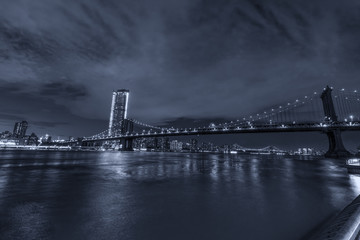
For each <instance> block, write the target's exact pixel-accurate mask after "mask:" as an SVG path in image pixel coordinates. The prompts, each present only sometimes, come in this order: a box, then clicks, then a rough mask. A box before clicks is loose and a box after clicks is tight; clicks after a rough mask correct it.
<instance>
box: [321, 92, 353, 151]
mask: <svg viewBox="0 0 360 240" xmlns="http://www.w3.org/2000/svg"><path fill="white" fill-rule="evenodd" d="M331 92H332V89H331V88H330V87H329V86H327V87H326V88H325V89H324V91H323V92H322V94H321V100H322V102H323V108H324V113H325V118H324V120H325V121H326V122H327V123H329V124H334V123H337V122H338V117H337V115H336V112H335V106H334V102H333V99H332V94H331ZM326 135H327V137H328V139H329V150H328V151H327V153H326V154H325V157H330V158H339V157H347V156H349V155H351V154H350V153H349V152H348V151H347V150H346V149H345V147H344V144H343V141H342V138H341V131H340V129H331V130H328V131H327V132H326Z"/></svg>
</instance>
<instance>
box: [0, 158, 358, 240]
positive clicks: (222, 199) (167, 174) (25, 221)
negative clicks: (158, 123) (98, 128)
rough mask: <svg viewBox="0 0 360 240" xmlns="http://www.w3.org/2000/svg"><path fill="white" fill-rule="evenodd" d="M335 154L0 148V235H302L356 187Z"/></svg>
mask: <svg viewBox="0 0 360 240" xmlns="http://www.w3.org/2000/svg"><path fill="white" fill-rule="evenodd" d="M342 164H343V163H342V162H341V161H338V160H329V159H320V160H301V159H299V158H293V159H292V158H289V157H283V156H258V155H250V156H243V155H222V154H187V153H140V152H129V153H124V152H41V151H39V152H37V151H1V152H0V239H121V240H126V239H156V240H161V239H164V240H165V239H166V240H169V239H209V240H211V239H236V240H238V239H245V240H248V239H249V240H250V239H251V240H254V239H276V240H281V239H286V240H289V239H290V240H291V239H301V238H302V237H304V236H305V235H306V234H308V233H309V232H310V231H311V230H312V229H313V228H314V227H316V226H318V225H319V224H321V223H322V222H323V221H324V220H326V219H327V218H328V217H329V216H331V215H333V214H335V213H337V212H338V211H340V210H341V209H342V208H343V207H345V206H346V205H347V204H348V203H350V202H351V201H352V200H353V199H354V198H355V197H356V196H357V195H358V194H359V193H360V177H358V176H356V175H349V174H348V173H347V171H346V168H344V166H343V165H342Z"/></svg>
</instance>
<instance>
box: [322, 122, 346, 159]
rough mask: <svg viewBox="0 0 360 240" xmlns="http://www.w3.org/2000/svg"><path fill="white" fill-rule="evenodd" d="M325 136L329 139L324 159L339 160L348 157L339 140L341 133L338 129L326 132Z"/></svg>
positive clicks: (340, 139)
mask: <svg viewBox="0 0 360 240" xmlns="http://www.w3.org/2000/svg"><path fill="white" fill-rule="evenodd" d="M326 135H327V137H328V139H329V150H328V151H327V153H325V157H329V158H341V157H348V156H350V155H351V154H350V152H348V151H347V150H346V148H345V146H344V144H343V141H342V138H341V131H340V130H339V129H335V130H330V131H328V132H326Z"/></svg>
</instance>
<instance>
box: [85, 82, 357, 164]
mask: <svg viewBox="0 0 360 240" xmlns="http://www.w3.org/2000/svg"><path fill="white" fill-rule="evenodd" d="M332 92H333V89H332V88H329V87H327V88H325V89H324V91H323V92H322V94H318V93H317V92H314V93H313V94H311V95H309V96H305V97H304V98H301V99H296V100H295V101H292V102H288V103H286V104H283V105H281V106H278V107H276V108H275V107H274V108H271V109H269V110H268V111H263V112H262V113H258V114H255V115H251V116H249V117H247V118H242V119H241V120H236V121H231V122H226V123H222V124H211V125H210V126H208V127H189V128H174V127H171V128H162V127H158V126H152V125H149V124H145V123H142V122H140V121H137V120H134V119H127V118H126V117H125V118H124V119H123V120H122V121H121V122H120V124H118V125H120V128H119V129H120V130H117V131H114V130H112V131H109V130H105V131H103V132H101V133H99V134H96V135H94V136H91V137H87V138H84V139H83V141H82V144H83V146H95V145H102V144H103V143H105V142H109V141H110V142H114V141H117V142H118V143H119V144H120V145H121V146H122V147H121V148H122V150H132V143H133V140H134V139H136V138H150V137H170V136H191V135H196V136H200V135H214V134H240V133H277V132H320V133H325V134H326V135H327V137H328V140H329V150H328V152H327V153H326V156H328V157H342V156H348V155H349V154H350V153H349V152H348V151H347V150H346V149H345V147H344V145H343V142H342V138H341V132H342V131H359V130H360V94H359V93H358V92H357V91H351V92H348V91H345V90H344V89H342V90H339V91H334V93H335V94H334V96H333V94H332ZM126 111H127V109H126V110H125V112H126ZM125 116H126V115H125ZM134 127H136V128H138V129H137V130H136V131H134Z"/></svg>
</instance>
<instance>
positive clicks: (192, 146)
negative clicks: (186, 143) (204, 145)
mask: <svg viewBox="0 0 360 240" xmlns="http://www.w3.org/2000/svg"><path fill="white" fill-rule="evenodd" d="M190 150H191V151H192V152H195V151H197V150H198V141H197V140H196V139H194V138H192V139H190Z"/></svg>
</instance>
